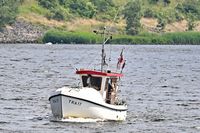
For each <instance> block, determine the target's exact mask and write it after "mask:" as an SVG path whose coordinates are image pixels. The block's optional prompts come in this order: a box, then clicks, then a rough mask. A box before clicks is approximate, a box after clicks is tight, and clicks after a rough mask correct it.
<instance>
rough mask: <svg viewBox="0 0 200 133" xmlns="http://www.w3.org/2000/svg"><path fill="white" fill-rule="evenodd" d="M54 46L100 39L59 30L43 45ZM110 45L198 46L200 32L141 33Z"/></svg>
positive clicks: (115, 38) (115, 39) (121, 37)
mask: <svg viewBox="0 0 200 133" xmlns="http://www.w3.org/2000/svg"><path fill="white" fill-rule="evenodd" d="M48 42H51V43H54V44H99V43H101V42H102V37H101V36H99V35H96V34H93V33H87V32H66V31H60V30H57V29H56V30H50V31H48V32H47V33H46V34H45V36H44V38H43V43H48ZM108 43H110V44H194V45H199V44H200V32H177V33H164V34H155V33H141V34H139V35H136V36H129V35H115V36H113V38H112V39H111V40H110V41H109V42H108Z"/></svg>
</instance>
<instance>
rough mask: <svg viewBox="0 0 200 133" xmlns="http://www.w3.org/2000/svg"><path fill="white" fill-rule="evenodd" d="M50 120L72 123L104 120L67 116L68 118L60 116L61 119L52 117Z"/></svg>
mask: <svg viewBox="0 0 200 133" xmlns="http://www.w3.org/2000/svg"><path fill="white" fill-rule="evenodd" d="M50 121H52V122H73V123H93V122H103V121H105V120H103V119H92V118H74V117H69V118H62V119H57V118H52V119H51V120H50Z"/></svg>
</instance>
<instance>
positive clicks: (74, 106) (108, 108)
mask: <svg viewBox="0 0 200 133" xmlns="http://www.w3.org/2000/svg"><path fill="white" fill-rule="evenodd" d="M68 90H69V89H68ZM59 92H60V93H56V94H53V95H52V96H51V97H50V98H49V100H50V104H51V109H52V113H53V116H54V117H55V118H60V119H62V118H69V117H75V118H94V119H103V120H116V121H123V120H125V119H126V112H127V108H126V106H124V105H110V104H107V103H102V102H97V101H94V100H88V99H87V98H83V97H80V96H79V97H75V96H71V95H70V94H72V93H73V91H71V90H70V92H69V91H67V92H68V94H63V92H62V90H61V91H59ZM65 93H66V92H65ZM74 93H75V92H74ZM76 93H77V92H76ZM79 93H81V92H79ZM77 96H78V95H77ZM87 97H90V94H89V95H88V96H87ZM97 99H98V96H97Z"/></svg>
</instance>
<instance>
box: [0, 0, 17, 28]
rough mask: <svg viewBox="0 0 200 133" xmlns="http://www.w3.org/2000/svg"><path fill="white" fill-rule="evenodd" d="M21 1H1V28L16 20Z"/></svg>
mask: <svg viewBox="0 0 200 133" xmlns="http://www.w3.org/2000/svg"><path fill="white" fill-rule="evenodd" d="M19 2H20V1H16V0H1V1H0V28H2V27H3V26H5V25H6V24H11V23H13V22H14V20H15V18H16V15H17V10H18V6H19Z"/></svg>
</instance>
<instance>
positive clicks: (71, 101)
mask: <svg viewBox="0 0 200 133" xmlns="http://www.w3.org/2000/svg"><path fill="white" fill-rule="evenodd" d="M69 103H70V104H74V105H78V106H81V104H82V103H81V102H77V101H73V100H69Z"/></svg>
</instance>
